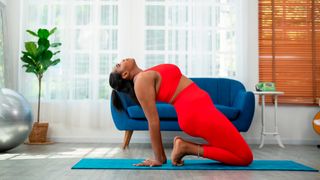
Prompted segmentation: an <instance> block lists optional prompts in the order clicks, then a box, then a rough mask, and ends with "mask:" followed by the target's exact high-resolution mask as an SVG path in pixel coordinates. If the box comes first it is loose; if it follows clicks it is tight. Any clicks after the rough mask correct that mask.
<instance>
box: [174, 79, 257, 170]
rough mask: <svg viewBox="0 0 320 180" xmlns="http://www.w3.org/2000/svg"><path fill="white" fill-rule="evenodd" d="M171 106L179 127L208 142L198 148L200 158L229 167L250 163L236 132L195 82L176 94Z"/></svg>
mask: <svg viewBox="0 0 320 180" xmlns="http://www.w3.org/2000/svg"><path fill="white" fill-rule="evenodd" d="M173 106H174V107H175V110H176V112H177V115H178V122H179V126H180V128H181V129H182V130H183V131H184V132H185V133H187V134H189V135H190V136H194V137H201V138H203V139H205V140H206V141H207V142H208V144H203V145H201V146H202V147H203V157H205V158H209V159H213V160H217V161H220V162H222V163H224V164H228V165H242V166H246V165H249V164H250V163H251V162H252V160H253V155H252V152H251V150H250V148H249V146H248V144H247V143H246V142H245V140H244V139H243V138H242V136H241V135H240V133H239V131H238V130H237V129H236V128H235V127H234V125H233V124H232V123H231V122H230V120H229V119H227V118H226V117H225V116H224V114H222V113H221V112H220V111H219V110H217V109H216V107H215V106H214V104H213V102H212V100H211V98H210V96H209V94H208V93H207V92H206V91H204V90H202V89H200V88H199V87H198V86H197V85H196V84H195V83H192V84H190V85H189V86H188V87H186V88H185V89H184V90H183V91H182V92H180V93H179V94H178V96H177V97H176V98H175V100H174V102H173Z"/></svg>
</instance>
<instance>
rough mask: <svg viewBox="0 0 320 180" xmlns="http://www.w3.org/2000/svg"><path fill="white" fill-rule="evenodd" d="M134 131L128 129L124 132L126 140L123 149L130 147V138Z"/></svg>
mask: <svg viewBox="0 0 320 180" xmlns="http://www.w3.org/2000/svg"><path fill="white" fill-rule="evenodd" d="M132 133H133V131H132V130H127V131H126V132H125V134H124V142H123V145H122V149H123V150H125V149H127V148H128V147H129V143H130V139H131V136H132Z"/></svg>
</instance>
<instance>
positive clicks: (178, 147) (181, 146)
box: [109, 58, 253, 166]
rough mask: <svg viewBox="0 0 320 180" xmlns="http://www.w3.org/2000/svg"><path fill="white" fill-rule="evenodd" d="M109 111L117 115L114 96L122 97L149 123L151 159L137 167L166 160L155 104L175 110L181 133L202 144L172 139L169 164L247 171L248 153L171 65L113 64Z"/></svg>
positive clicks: (236, 135) (225, 122) (203, 95)
mask: <svg viewBox="0 0 320 180" xmlns="http://www.w3.org/2000/svg"><path fill="white" fill-rule="evenodd" d="M109 83H110V86H111V87H112V88H113V89H114V90H113V92H112V99H113V102H112V103H113V105H114V106H115V107H116V108H117V109H118V110H122V105H121V101H120V99H119V97H118V95H117V93H116V91H120V92H124V93H127V94H128V95H130V97H131V98H132V99H133V100H134V101H135V102H137V103H138V104H140V105H141V107H142V109H143V111H144V114H145V116H146V118H147V120H148V127H149V132H150V138H151V145H152V149H153V152H154V159H147V160H145V161H143V162H141V163H139V164H136V166H161V165H162V164H163V163H166V161H167V158H166V154H165V152H164V149H163V145H162V140H161V133H160V122H159V117H158V112H157V109H156V101H157V100H159V101H163V102H167V103H170V104H172V105H173V106H174V108H175V110H176V112H177V116H178V123H179V126H180V128H181V129H182V130H183V131H184V132H185V133H187V134H189V135H191V136H194V137H201V138H203V139H205V140H206V141H207V142H208V144H203V145H199V144H196V143H193V142H189V141H186V140H184V139H182V138H181V137H178V136H177V137H175V138H174V142H173V145H174V146H173V150H172V153H171V161H172V164H173V165H176V166H179V165H183V161H182V158H183V157H184V156H186V155H196V156H198V157H199V156H201V157H205V158H209V159H213V160H217V161H220V162H222V163H225V164H228V165H241V166H246V165H249V164H250V163H251V162H252V160H253V155H252V152H251V150H250V148H249V146H248V145H247V143H246V142H245V141H244V139H243V138H242V136H241V135H240V133H239V132H238V130H237V129H236V128H235V127H234V126H233V124H232V123H231V122H230V121H229V120H228V119H227V118H226V117H225V116H224V115H223V114H222V113H221V112H220V111H218V110H217V109H216V108H215V106H214V104H213V102H212V100H211V98H210V96H209V95H208V94H207V92H206V91H204V90H202V89H200V88H199V87H198V86H197V85H196V84H195V83H194V82H193V81H192V80H190V79H188V78H187V77H186V76H184V75H182V74H181V72H180V70H179V68H178V67H177V66H175V65H173V64H160V65H157V66H154V67H152V68H149V69H146V70H144V71H143V70H142V69H140V68H139V67H138V66H137V65H136V63H135V60H134V59H132V58H128V59H124V60H122V61H121V62H120V63H119V64H117V65H116V66H115V67H114V69H113V71H112V73H111V74H110V79H109Z"/></svg>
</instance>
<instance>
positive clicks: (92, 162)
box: [72, 158, 318, 172]
mask: <svg viewBox="0 0 320 180" xmlns="http://www.w3.org/2000/svg"><path fill="white" fill-rule="evenodd" d="M141 161H143V159H99V158H94V159H93V158H85V159H81V160H80V161H79V162H78V163H77V164H76V165H74V166H73V167H72V169H132V170H249V171H313V172H318V170H316V169H313V168H311V167H308V166H305V165H303V164H300V163H297V162H294V161H289V160H254V161H253V162H252V164H251V165H249V166H228V165H224V164H221V163H219V162H217V161H213V160H207V159H195V160H193V159H192V160H191V159H190V160H189V159H187V160H185V161H184V166H173V165H171V161H170V160H168V162H167V164H163V165H162V166H160V167H141V166H133V164H137V163H140V162H141Z"/></svg>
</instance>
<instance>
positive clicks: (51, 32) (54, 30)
mask: <svg viewBox="0 0 320 180" xmlns="http://www.w3.org/2000/svg"><path fill="white" fill-rule="evenodd" d="M56 30H57V27H54V28H53V29H51V30H50V32H49V36H50V35H51V34H53V33H54V32H56Z"/></svg>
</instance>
